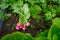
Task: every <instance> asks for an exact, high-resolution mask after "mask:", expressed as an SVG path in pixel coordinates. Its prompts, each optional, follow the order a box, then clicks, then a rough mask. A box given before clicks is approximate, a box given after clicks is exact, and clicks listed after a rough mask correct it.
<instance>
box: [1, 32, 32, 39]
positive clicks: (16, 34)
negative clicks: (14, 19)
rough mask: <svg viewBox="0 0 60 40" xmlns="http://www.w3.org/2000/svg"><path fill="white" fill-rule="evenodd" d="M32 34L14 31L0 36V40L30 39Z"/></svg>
mask: <svg viewBox="0 0 60 40" xmlns="http://www.w3.org/2000/svg"><path fill="white" fill-rule="evenodd" d="M32 39H33V38H32V36H31V35H30V34H28V33H26V34H23V33H21V32H14V33H12V34H8V35H6V36H4V37H3V38H1V40H32Z"/></svg>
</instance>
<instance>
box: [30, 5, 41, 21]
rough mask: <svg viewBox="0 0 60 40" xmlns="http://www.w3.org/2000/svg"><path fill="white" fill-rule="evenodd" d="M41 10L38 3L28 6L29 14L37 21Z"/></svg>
mask: <svg viewBox="0 0 60 40" xmlns="http://www.w3.org/2000/svg"><path fill="white" fill-rule="evenodd" d="M41 10H42V9H41V7H40V6H39V5H34V6H32V7H30V13H31V16H32V17H33V18H34V19H35V20H37V21H40V14H41Z"/></svg>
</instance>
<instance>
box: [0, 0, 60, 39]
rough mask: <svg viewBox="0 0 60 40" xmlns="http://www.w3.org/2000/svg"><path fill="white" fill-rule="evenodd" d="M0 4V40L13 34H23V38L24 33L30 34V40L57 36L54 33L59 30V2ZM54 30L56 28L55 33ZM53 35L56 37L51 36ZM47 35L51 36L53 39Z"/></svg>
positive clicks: (13, 2)
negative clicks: (31, 39)
mask: <svg viewBox="0 0 60 40" xmlns="http://www.w3.org/2000/svg"><path fill="white" fill-rule="evenodd" d="M0 4H1V5H0V9H1V10H2V11H1V10H0V19H1V20H0V21H1V23H0V26H1V27H0V39H1V38H2V40H3V39H4V36H5V35H7V34H10V35H11V34H13V35H14V32H16V33H17V34H19V33H21V34H23V33H24V34H25V36H26V33H30V34H31V35H32V38H33V37H34V38H36V37H37V36H38V37H37V39H39V37H40V38H41V37H42V36H43V37H42V39H43V38H45V37H46V38H47V37H48V38H47V39H55V36H56V35H59V34H56V33H54V32H58V33H59V32H60V31H58V30H60V29H59V27H60V26H59V23H60V21H59V20H60V1H59V0H58V1H57V0H56V1H54V0H43V1H42V0H39V1H37V0H36V1H35V0H31V1H29V0H17V1H16V0H13V1H12V0H6V1H3V0H2V1H1V3H0ZM3 10H4V11H3ZM55 26H56V27H55ZM54 28H55V29H56V28H57V29H56V31H55V29H54ZM45 30H48V31H45ZM17 31H18V32H17ZM50 32H51V33H50ZM39 33H40V34H39ZM49 33H50V34H49ZM53 33H54V34H56V35H53ZM17 34H16V35H17ZM24 34H23V35H24ZM45 34H46V35H45ZM23 35H22V36H23ZM27 35H28V34H27ZM41 35H42V36H41ZM49 35H53V38H52V36H49ZM10 37H11V36H10ZM16 37H17V36H16ZM57 37H58V36H57ZM58 38H59V37H58ZM37 39H36V40H37ZM39 40H40V39H39Z"/></svg>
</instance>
